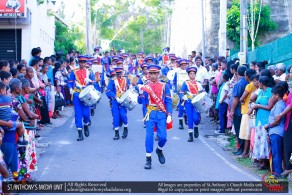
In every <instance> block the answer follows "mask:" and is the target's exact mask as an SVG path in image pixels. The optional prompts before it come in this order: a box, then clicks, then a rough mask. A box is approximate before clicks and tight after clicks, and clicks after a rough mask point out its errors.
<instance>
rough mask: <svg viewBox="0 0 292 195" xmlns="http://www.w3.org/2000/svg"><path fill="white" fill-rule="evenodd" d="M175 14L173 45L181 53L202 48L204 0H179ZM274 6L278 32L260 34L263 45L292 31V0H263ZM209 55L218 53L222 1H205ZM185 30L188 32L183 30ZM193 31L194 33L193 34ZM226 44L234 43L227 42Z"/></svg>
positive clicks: (272, 12) (229, 4)
mask: <svg viewBox="0 0 292 195" xmlns="http://www.w3.org/2000/svg"><path fill="white" fill-rule="evenodd" d="M175 2H176V4H175V6H174V11H173V15H172V26H171V44H170V45H171V48H172V51H173V52H175V53H177V54H178V55H181V54H184V53H185V51H187V53H190V51H192V50H196V51H201V39H202V35H201V24H200V23H201V7H200V5H201V0H192V1H191V0H176V1H175ZM264 3H265V4H268V5H270V7H271V17H272V19H273V20H274V21H275V22H276V23H277V24H278V25H279V28H278V29H277V30H276V31H273V32H271V33H269V34H267V35H266V36H264V37H260V42H261V44H262V45H264V44H267V43H270V42H272V41H274V40H276V39H278V38H281V37H284V36H286V35H287V34H289V33H292V0H264ZM230 6H231V0H228V7H230ZM204 10H205V38H206V56H207V55H209V56H212V55H214V54H218V30H219V25H220V23H219V20H220V0H204ZM181 31H184V32H185V33H183V32H181ZM190 32H191V33H190ZM227 47H228V48H233V47H234V43H232V42H230V41H227Z"/></svg>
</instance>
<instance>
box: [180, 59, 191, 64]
mask: <svg viewBox="0 0 292 195" xmlns="http://www.w3.org/2000/svg"><path fill="white" fill-rule="evenodd" d="M188 63H189V61H188V60H186V59H181V60H180V61H179V65H182V64H188Z"/></svg>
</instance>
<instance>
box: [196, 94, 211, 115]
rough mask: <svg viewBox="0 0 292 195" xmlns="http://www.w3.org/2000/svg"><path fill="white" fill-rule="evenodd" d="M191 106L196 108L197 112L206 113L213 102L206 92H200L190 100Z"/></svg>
mask: <svg viewBox="0 0 292 195" xmlns="http://www.w3.org/2000/svg"><path fill="white" fill-rule="evenodd" d="M192 104H193V105H194V106H195V107H196V109H197V111H198V112H206V111H208V110H209V109H210V108H211V107H212V105H213V100H212V99H211V98H210V97H209V96H208V94H207V93H206V92H202V93H199V94H198V95H196V96H195V97H194V98H193V99H192Z"/></svg>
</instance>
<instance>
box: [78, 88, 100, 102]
mask: <svg viewBox="0 0 292 195" xmlns="http://www.w3.org/2000/svg"><path fill="white" fill-rule="evenodd" d="M100 98H101V94H100V92H99V91H97V90H96V89H95V88H94V87H93V85H89V86H87V87H85V88H84V89H83V90H82V91H81V92H80V94H79V99H80V101H81V102H82V103H83V104H84V105H85V106H93V105H94V104H96V103H97V102H98V101H99V100H100Z"/></svg>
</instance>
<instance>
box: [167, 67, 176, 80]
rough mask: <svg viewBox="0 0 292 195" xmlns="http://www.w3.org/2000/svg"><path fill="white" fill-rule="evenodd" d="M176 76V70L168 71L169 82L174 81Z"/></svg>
mask: <svg viewBox="0 0 292 195" xmlns="http://www.w3.org/2000/svg"><path fill="white" fill-rule="evenodd" d="M174 75H175V70H170V71H168V73H167V78H168V80H170V81H173V79H174Z"/></svg>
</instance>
